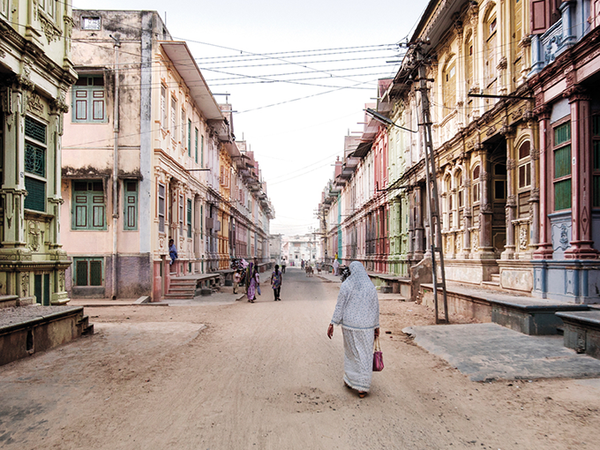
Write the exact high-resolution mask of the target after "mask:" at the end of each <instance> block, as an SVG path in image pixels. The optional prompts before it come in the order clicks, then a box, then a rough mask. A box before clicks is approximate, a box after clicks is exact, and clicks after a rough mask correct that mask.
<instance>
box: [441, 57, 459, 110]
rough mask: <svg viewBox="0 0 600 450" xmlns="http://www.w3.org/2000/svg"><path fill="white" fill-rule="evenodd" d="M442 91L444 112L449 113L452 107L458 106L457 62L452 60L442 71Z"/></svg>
mask: <svg viewBox="0 0 600 450" xmlns="http://www.w3.org/2000/svg"><path fill="white" fill-rule="evenodd" d="M442 93H443V96H444V108H445V110H444V113H443V115H446V114H449V113H450V109H451V108H454V107H455V106H456V62H455V61H450V62H449V63H447V64H446V67H445V68H444V70H443V72H442Z"/></svg>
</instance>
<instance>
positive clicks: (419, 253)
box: [412, 186, 425, 261]
mask: <svg viewBox="0 0 600 450" xmlns="http://www.w3.org/2000/svg"><path fill="white" fill-rule="evenodd" d="M423 188H424V187H423V186H417V187H416V188H415V190H414V197H413V198H414V203H413V205H412V207H413V208H412V209H413V211H414V217H413V220H414V231H413V232H414V246H413V258H414V259H415V260H417V261H419V260H421V259H423V254H424V248H423V237H424V233H425V228H424V226H423Z"/></svg>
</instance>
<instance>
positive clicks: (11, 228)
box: [0, 76, 34, 259]
mask: <svg viewBox="0 0 600 450" xmlns="http://www.w3.org/2000/svg"><path fill="white" fill-rule="evenodd" d="M33 87H34V86H33V83H32V82H31V81H29V80H28V79H27V78H25V77H23V76H15V77H14V78H12V79H11V80H10V81H9V82H8V83H7V84H6V85H5V86H3V87H2V112H3V113H4V124H3V126H4V129H3V135H4V142H3V146H4V148H3V152H2V153H3V159H4V161H3V169H4V180H3V181H4V183H3V186H2V189H1V190H0V195H1V196H2V198H3V200H4V217H3V220H4V223H3V225H4V238H3V240H2V247H3V248H2V249H1V250H0V251H4V252H10V253H14V250H11V249H15V248H18V249H19V253H21V252H27V250H26V248H25V244H26V242H25V233H24V232H25V229H24V228H25V221H24V211H25V196H26V195H27V191H26V190H25V116H26V113H27V100H28V96H29V95H30V93H31V92H32V91H33ZM11 259H20V258H19V257H17V255H15V258H11Z"/></svg>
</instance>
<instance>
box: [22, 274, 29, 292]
mask: <svg viewBox="0 0 600 450" xmlns="http://www.w3.org/2000/svg"><path fill="white" fill-rule="evenodd" d="M21 293H22V295H23V297H27V294H28V293H29V272H23V273H22V274H21Z"/></svg>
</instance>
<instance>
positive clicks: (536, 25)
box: [531, 0, 551, 34]
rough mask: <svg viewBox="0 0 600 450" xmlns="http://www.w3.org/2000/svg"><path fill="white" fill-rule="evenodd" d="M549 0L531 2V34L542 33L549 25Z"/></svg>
mask: <svg viewBox="0 0 600 450" xmlns="http://www.w3.org/2000/svg"><path fill="white" fill-rule="evenodd" d="M550 1H551V0H533V1H532V2H531V34H542V33H544V32H545V31H546V30H547V29H548V27H549V26H550V10H551V5H550Z"/></svg>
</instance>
